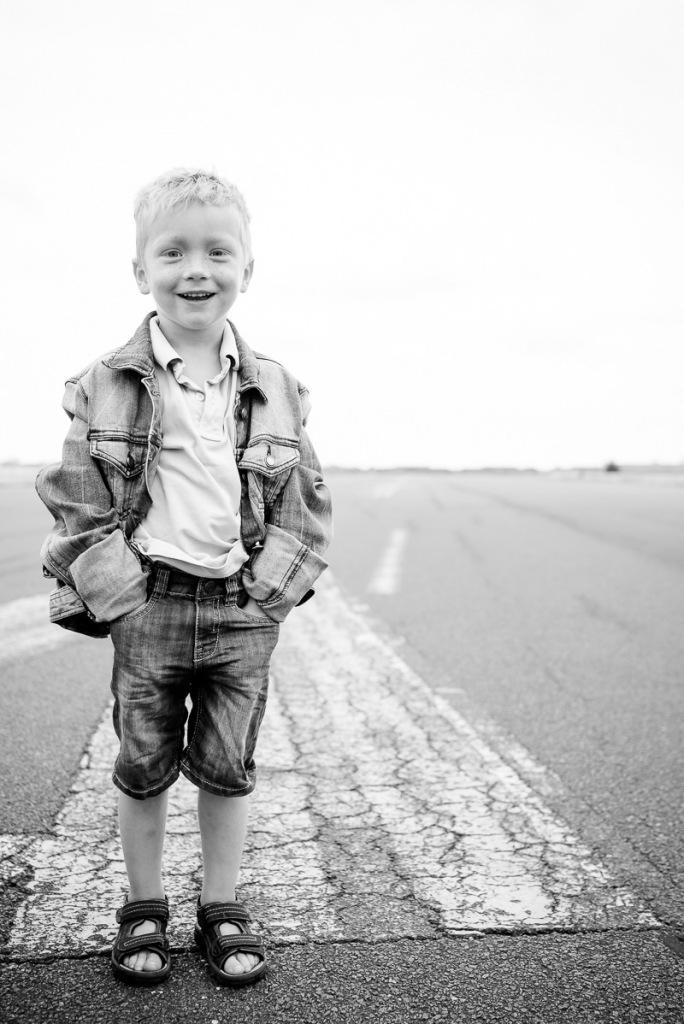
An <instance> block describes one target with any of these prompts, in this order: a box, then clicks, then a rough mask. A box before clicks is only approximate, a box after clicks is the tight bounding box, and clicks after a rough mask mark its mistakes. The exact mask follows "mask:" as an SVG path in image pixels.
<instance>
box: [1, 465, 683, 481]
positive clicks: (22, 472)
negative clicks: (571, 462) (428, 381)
mask: <svg viewBox="0 0 684 1024" xmlns="http://www.w3.org/2000/svg"><path fill="white" fill-rule="evenodd" d="M40 468H41V467H40V466H39V465H35V466H33V465H15V464H11V465H7V464H5V465H2V464H0V487H3V486H8V485H11V484H15V485H16V484H19V485H21V484H31V485H33V482H34V480H35V479H36V473H37V472H38V470H39V469H40ZM325 472H327V473H331V474H334V473H365V472H385V473H426V472H437V473H448V472H454V473H460V472H462V473H464V474H468V475H470V474H472V473H486V474H488V475H492V474H494V475H497V474H501V475H504V474H506V475H508V474H512V473H515V474H521V475H524V474H531V475H534V476H548V477H553V478H554V479H555V480H563V479H567V480H587V481H594V482H596V481H599V480H605V481H606V482H608V483H613V484H627V483H635V484H639V483H642V484H643V483H649V484H655V483H657V484H664V485H666V486H668V485H669V486H684V464H682V465H679V466H623V467H621V468H620V470H619V471H618V472H617V473H608V472H606V471H605V470H604V469H595V468H594V469H554V470H550V471H548V472H536V471H535V470H517V469H503V468H502V469H481V470H472V469H470V470H431V469H430V467H428V466H424V467H420V466H396V467H394V468H392V469H384V470H357V469H354V468H353V467H351V466H346V467H342V466H328V467H326V470H325Z"/></svg>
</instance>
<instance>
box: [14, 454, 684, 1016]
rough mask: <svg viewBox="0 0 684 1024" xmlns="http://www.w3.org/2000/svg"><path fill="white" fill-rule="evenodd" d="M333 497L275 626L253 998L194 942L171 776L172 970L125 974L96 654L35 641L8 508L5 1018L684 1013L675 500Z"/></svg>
mask: <svg viewBox="0 0 684 1024" xmlns="http://www.w3.org/2000/svg"><path fill="white" fill-rule="evenodd" d="M331 483H332V486H333V492H334V495H335V499H336V511H337V537H336V540H335V543H334V545H333V548H332V551H331V572H330V573H329V574H328V578H326V579H324V580H323V581H322V582H321V585H320V586H319V588H318V593H317V595H316V598H315V599H314V600H313V601H311V602H310V603H309V604H307V605H306V606H304V607H303V608H301V609H298V610H297V611H296V613H293V616H291V617H290V620H289V621H288V623H286V626H285V627H284V629H283V631H282V639H281V643H280V645H279V648H278V651H277V656H276V658H275V660H274V667H273V678H272V683H271V692H270V696H269V707H268V711H267V715H266V718H265V721H264V726H263V729H262V734H261V736H260V742H259V750H258V762H259V771H260V774H259V784H258V788H257V793H256V796H255V800H254V807H253V816H252V824H251V828H250V834H249V838H248V847H247V850H246V854H245V860H244V868H243V871H242V876H241V889H240V892H241V896H242V897H243V898H245V899H246V900H247V901H248V902H249V905H250V906H251V908H252V910H253V912H254V914H255V916H256V918H257V919H258V921H259V925H260V927H261V929H262V931H263V933H264V935H265V936H266V939H267V944H268V947H269V950H270V961H271V969H270V973H269V976H268V978H267V980H266V981H265V982H264V983H262V984H261V985H259V986H257V987H256V988H254V989H250V990H248V991H244V992H233V991H229V992H226V991H224V990H217V989H216V987H215V986H214V985H212V984H211V982H210V981H209V980H208V977H207V976H206V974H205V971H204V968H203V967H202V966H201V964H200V961H199V958H198V955H197V953H196V951H195V950H194V947H193V944H192V941H191V924H192V920H191V918H192V902H193V894H194V893H195V892H196V888H197V881H198V878H199V874H200V870H201V864H200V855H199V846H198V842H197V837H196V834H195V827H194V812H193V797H194V793H193V791H192V787H190V786H189V785H188V784H185V783H183V784H179V785H178V786H176V787H174V790H173V792H172V813H171V817H170V828H169V837H168V842H167V848H166V864H167V884H168V891H169V895H170V898H171V901H172V905H173V908H174V916H173V923H172V926H171V930H170V936H171V940H172V944H173V947H174V949H175V950H176V954H175V957H174V961H175V964H176V967H175V970H174V973H173V976H172V979H171V981H170V982H169V983H167V984H166V985H165V986H163V987H162V988H160V989H158V990H154V991H152V992H148V991H136V990H133V991H131V990H129V989H126V988H125V987H124V986H122V985H121V984H120V983H117V982H114V981H113V979H112V978H111V977H110V974H109V971H108V967H107V962H106V957H105V956H104V955H103V954H106V950H107V947H108V945H109V944H110V943H111V938H112V935H113V933H114V929H115V925H114V921H113V912H112V911H113V908H114V907H116V905H117V903H118V901H119V900H120V894H121V892H122V890H123V886H124V881H125V876H124V873H123V864H122V860H121V855H120V853H119V851H118V843H117V838H116V820H115V797H114V791H113V788H112V787H111V784H110V782H109V772H110V769H111V762H112V758H113V754H114V750H115V743H114V738H113V733H112V730H111V726H110V723H109V717H110V716H109V711H108V708H107V704H108V691H107V684H108V677H107V672H108V658H109V648H108V644H107V642H101V641H89V640H86V639H83V638H76V637H73V636H70V635H69V634H66V633H65V632H64V631H61V630H59V629H58V628H56V627H52V626H50V625H49V623H47V621H46V618H45V606H46V595H45V586H44V584H43V582H42V581H40V579H39V577H37V576H36V577H35V581H36V585H33V584H32V583H28V584H26V576H27V575H28V574H27V573H26V572H25V571H24V570H25V567H27V566H30V565H31V559H32V557H34V556H33V552H32V549H33V551H35V548H36V545H37V543H38V541H37V538H39V537H40V533H41V531H42V530H43V528H44V526H45V525H46V524H47V523H48V522H49V520H47V519H46V518H45V517H44V514H43V513H42V511H41V510H40V507H39V506H38V507H37V508H36V506H35V504H34V501H35V499H34V498H33V497H32V495H31V492H30V490H29V489H27V488H21V487H19V486H14V487H12V488H4V489H3V488H0V508H2V510H3V512H5V513H8V512H9V513H11V518H12V521H13V522H16V524H17V529H16V538H15V543H14V545H12V543H6V547H5V549H3V550H0V556H2V557H6V558H7V562H8V568H9V570H10V573H9V574H10V575H11V576H12V574H13V576H12V579H11V581H10V582H11V585H12V589H11V596H9V595H10V591H9V589H5V591H4V593H3V596H5V597H6V599H5V602H4V604H0V671H2V679H3V682H2V688H1V690H0V702H1V708H2V718H1V723H0V739H2V740H3V744H2V751H3V753H2V754H0V759H1V761H0V763H2V765H3V777H4V779H5V783H4V785H3V801H2V804H1V805H0V828H1V830H2V835H1V836H0V868H1V869H2V876H1V878H2V880H3V881H2V882H0V885H2V886H3V888H2V895H1V896H0V900H1V901H2V902H1V905H2V908H3V911H4V915H3V917H4V922H5V924H4V929H3V938H4V942H5V944H4V946H3V948H2V959H1V961H0V971H1V972H2V977H1V978H0V1005H2V1006H4V1007H5V1010H4V1013H5V1015H6V1016H5V1019H7V1020H8V1021H10V1020H11V1021H19V1020H32V1021H35V1020H38V1021H42V1020H45V1021H52V1020H54V1021H62V1020H64V1021H66V1020H70V1021H80V1020H82V1021H90V1020H120V1021H129V1020H130V1021H137V1020H143V1019H149V1020H162V1019H163V1020H165V1021H176V1020H177V1021H185V1020H190V1019H192V1020H200V1021H205V1020H206V1021H217V1022H223V1021H227V1020H232V1019H233V1018H234V1017H237V1016H239V1018H240V1019H241V1020H246V1021H247V1020H249V1021H252V1020H253V1021H280V1020H283V1021H285V1020H286V1019H287V1020H288V1021H290V1020H292V1021H311V1022H312V1024H313V1022H318V1021H326V1020H336V1021H337V1020H339V1021H346V1020H350V1021H351V1020H355V1021H359V1020H361V1021H365V1020H370V1019H371V1018H378V1019H379V1020H387V1021H391V1020H397V1021H399V1020H402V1021H405V1020H428V1021H433V1020H435V1021H437V1020H453V1021H456V1020H459V1021H469V1020H473V1021H474V1020H482V1021H490V1020H491V1021H494V1020H496V1021H498V1020H508V1019H511V1020H515V1019H519V1020H524V1021H528V1020H529V1021H548V1022H551V1021H554V1022H555V1021H558V1020H569V1021H585V1020H586V1021H589V1020H591V1021H594V1020H596V1021H599V1020H600V1021H605V1020H611V1019H615V1020H638V1021H651V1020H653V1021H681V1020H682V1019H683V1018H682V1006H683V1005H684V959H682V958H681V954H684V944H680V943H679V942H678V940H677V935H678V934H679V931H680V928H681V926H682V924H683V923H684V913H682V886H681V859H680V851H681V845H682V831H681V814H682V809H681V783H682V781H684V780H683V779H682V774H683V773H682V768H681V758H680V756H679V755H680V749H681V746H680V743H681V730H682V723H683V722H684V698H683V697H682V688H681V681H682V680H681V668H680V666H681V664H682V662H681V658H680V655H681V653H684V652H683V651H682V650H681V648H682V637H681V628H680V623H681V612H682V610H683V605H684V593H683V588H682V573H683V572H684V557H682V556H683V554H684V545H683V544H682V537H683V534H684V515H682V513H683V512H684V488H677V487H676V486H670V487H663V486H655V485H648V484H646V485H644V484H632V485H630V484H617V483H610V484H609V483H607V482H604V481H601V480H599V481H594V482H591V481H582V480H561V479H553V478H548V477H544V478H536V477H530V478H526V477H525V478H518V477H512V478H507V477H502V476H491V477H484V476H475V475H472V476H471V475H449V474H444V475H439V474H353V473H336V474H333V475H332V476H331ZM32 586H33V589H31V587H32ZM631 761H633V762H635V764H636V767H634V768H630V763H631ZM668 943H669V944H668ZM2 1012H3V1011H0V1019H2V1016H1V1014H2Z"/></svg>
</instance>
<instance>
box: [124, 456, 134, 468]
mask: <svg viewBox="0 0 684 1024" xmlns="http://www.w3.org/2000/svg"><path fill="white" fill-rule="evenodd" d="M126 468H127V469H134V468H135V459H134V458H133V456H132V455H131V453H130V452H129V453H128V458H127V459H126Z"/></svg>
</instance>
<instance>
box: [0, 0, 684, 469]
mask: <svg viewBox="0 0 684 1024" xmlns="http://www.w3.org/2000/svg"><path fill="white" fill-rule="evenodd" d="M4 28H5V36H6V39H7V40H8V43H9V45H8V47H7V49H6V52H5V54H4V56H3V61H2V69H1V74H2V77H3V79H4V81H3V98H4V105H5V116H4V126H3V131H2V141H3V151H4V153H5V158H4V160H3V162H2V167H1V169H0V175H1V177H2V188H1V189H0V194H1V196H2V204H3V222H4V225H5V228H4V230H5V240H6V244H5V245H4V246H3V247H2V251H3V263H4V266H3V281H4V284H5V305H4V309H5V314H4V320H5V342H4V344H3V346H2V351H3V357H4V364H5V366H4V369H5V374H4V377H5V401H4V402H3V403H2V412H1V416H2V420H1V422H0V461H3V460H6V459H19V460H22V461H32V462H43V461H53V460H55V459H57V458H58V457H59V452H60V445H61V439H62V436H63V434H64V432H65V429H66V427H67V419H66V416H65V414H64V413H63V412H62V410H61V408H60V401H61V395H62V391H63V382H64V380H65V379H66V378H67V377H68V376H69V375H71V374H72V373H74V372H76V371H78V370H80V369H81V368H82V367H83V366H84V365H86V364H87V363H88V362H89V361H90V360H91V359H93V358H95V357H96V356H97V355H99V354H101V353H103V352H106V351H108V350H110V349H112V348H114V347H116V346H118V345H120V344H123V343H124V342H125V341H126V340H128V338H129V337H130V336H131V334H132V333H133V331H134V329H135V327H136V326H137V324H138V323H139V321H140V320H141V319H142V317H143V316H144V314H145V313H146V312H147V310H148V308H149V305H148V303H149V300H148V299H146V298H145V297H143V296H141V295H140V294H139V293H138V291H137V289H136V287H135V283H134V280H133V275H132V271H131V265H130V260H131V257H132V255H133V252H134V225H133V219H132V201H133V196H134V194H135V192H136V191H137V189H138V188H139V187H140V186H141V185H142V184H144V183H145V182H147V181H148V180H150V179H151V178H153V177H155V176H156V175H157V174H159V173H160V172H161V171H163V170H166V169H167V168H169V167H172V166H178V165H187V166H193V167H198V166H202V167H208V168H215V169H217V170H218V171H220V172H221V173H223V174H224V175H226V176H227V177H228V178H230V179H232V180H233V181H235V182H236V183H237V184H238V185H239V187H240V188H241V189H242V191H243V193H244V194H245V196H246V198H247V202H248V205H249V207H250V210H251V212H252V218H253V240H254V248H255V256H256V261H255V274H254V279H253V282H252V285H251V287H250V290H249V292H248V293H247V294H246V295H244V296H242V297H241V298H240V299H239V300H238V302H237V304H236V305H235V307H234V308H233V311H232V314H231V316H232V319H234V321H235V323H236V324H237V326H238V327H239V328H240V330H241V332H242V334H243V335H244V337H245V338H246V340H247V341H248V342H249V343H250V344H251V345H252V347H254V348H256V349H258V350H261V351H264V352H267V353H268V354H269V355H273V356H275V357H276V358H278V359H280V360H281V361H282V362H284V363H285V364H286V365H287V366H289V367H290V369H292V370H293V371H294V372H295V373H296V374H297V375H298V376H299V377H300V379H302V380H303V381H305V382H306V383H307V384H308V386H309V388H310V389H311V392H312V397H313V413H312V416H311V420H310V430H311V434H312V437H313V440H314V443H315V445H316V447H317V449H318V451H319V454H320V456H321V459H322V461H323V462H324V463H327V464H337V465H345V466H369V465H376V466H388V465H429V466H441V467H448V468H462V467H478V466H483V465H489V466H491V465H497V466H533V467H537V468H550V467H555V466H572V465H601V464H603V463H605V462H606V461H607V460H609V459H616V460H618V461H622V462H651V461H660V462H681V461H683V460H684V402H683V401H682V391H683V388H684V346H683V345H682V322H683V316H682V314H683V312H684V310H683V301H682V281H683V270H684V255H683V253H684V230H683V229H684V200H683V195H684V189H683V184H682V183H683V182H684V131H683V130H682V129H683V124H682V100H683V95H684V88H683V87H684V61H682V53H684V5H682V3H680V2H667V0H644V2H632V0H588V2H583V0H566V2H557V0H445V2H442V0H361V2H358V0H344V2H341V0H340V2H338V3H332V2H326V0H313V2H306V0H294V2H288V0H253V2H251V3H246V2H241V3H235V2H232V0H204V2H203V3H202V4H201V5H199V6H195V7H193V6H192V5H188V4H187V3H179V2H176V0H163V2H159V0H135V2H130V0H118V2H117V3H116V4H111V5H110V4H107V5H105V4H97V3H92V0H88V2H74V0H62V2H61V3H59V4H56V3H53V2H49V3H48V2H41V3H35V2H31V0H26V2H25V3H23V4H21V5H15V6H14V8H13V9H12V11H11V13H6V15H5V20H4Z"/></svg>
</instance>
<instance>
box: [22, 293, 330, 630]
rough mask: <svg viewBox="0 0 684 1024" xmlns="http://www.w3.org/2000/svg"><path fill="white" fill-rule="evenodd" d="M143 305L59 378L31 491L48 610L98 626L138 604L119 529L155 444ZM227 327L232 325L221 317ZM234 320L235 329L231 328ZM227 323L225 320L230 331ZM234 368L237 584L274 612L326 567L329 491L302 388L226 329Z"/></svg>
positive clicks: (133, 508) (130, 514) (140, 511)
mask: <svg viewBox="0 0 684 1024" xmlns="http://www.w3.org/2000/svg"><path fill="white" fill-rule="evenodd" d="M155 315H156V314H155V313H150V314H149V315H148V316H147V317H146V318H145V320H144V321H143V323H142V324H141V325H140V327H139V328H138V330H137V331H136V333H135V334H134V336H133V338H132V339H131V340H130V341H129V342H128V344H126V345H124V346H122V347H121V348H119V349H117V350H116V351H114V352H112V353H110V354H109V355H107V356H105V357H103V358H101V359H98V360H96V361H95V362H94V363H92V364H91V365H90V366H89V367H88V368H87V369H86V370H84V371H83V372H82V373H81V374H79V375H78V376H76V377H72V378H71V379H70V380H68V381H67V384H66V393H65V396H64V401H63V406H64V408H65V410H66V412H67V414H68V415H69V417H70V419H71V425H70V427H69V431H68V434H67V437H66V440H65V442H64V449H63V453H62V461H61V462H58V463H56V464H55V465H52V466H47V467H46V468H45V469H43V470H41V472H40V473H39V474H38V478H37V480H36V489H37V491H38V494H39V495H40V497H41V499H42V500H43V502H44V503H45V505H47V507H48V509H49V510H50V512H51V513H52V515H53V517H54V520H55V523H54V526H53V528H52V531H51V532H50V534H49V535H48V537H47V538H46V540H45V543H44V544H43V547H42V550H41V557H42V560H43V566H44V568H43V572H44V574H45V575H46V576H52V577H55V578H56V580H57V588H56V590H55V591H53V593H52V595H51V598H50V618H51V620H52V621H53V622H57V623H59V625H61V626H64V627H65V628H67V629H73V630H75V631H76V632H80V633H87V634H88V635H90V636H106V635H107V634H108V632H109V627H108V625H107V623H109V622H112V621H113V620H114V619H117V618H119V617H120V616H122V615H126V614H128V613H129V612H131V611H134V610H135V609H136V608H139V607H140V606H141V605H142V604H144V602H145V600H146V596H147V576H148V573H149V570H150V564H149V562H148V561H147V560H146V559H145V558H144V557H143V556H141V555H140V553H139V552H138V551H137V549H136V548H135V547H134V545H132V544H131V541H130V537H131V534H132V533H133V531H134V530H135V528H136V527H137V526H138V524H139V523H140V522H141V521H142V519H144V517H145V515H146V514H147V511H148V509H149V508H150V506H151V504H152V498H151V494H150V489H151V486H152V481H153V480H154V476H155V473H156V470H157V466H158V464H159V456H160V453H161V449H162V437H163V434H162V408H161V398H160V394H159V385H158V383H157V379H156V377H155V372H154V357H153V354H152V342H151V339H150V328H149V322H150V320H151V319H152V317H153V316H155ZM231 326H232V324H231ZM233 329H234V328H233ZM234 331H235V329H234ZM235 336H236V341H237V347H238V353H239V356H240V366H239V370H238V374H239V382H238V387H237V399H236V403H235V409H234V415H235V459H236V462H237V465H238V470H239V473H240V481H241V499H240V516H241V540H242V543H243V545H244V547H245V550H246V551H247V553H248V555H249V560H248V561H247V562H246V563H245V565H244V566H243V567H242V570H241V571H242V581H243V585H244V588H245V590H246V591H247V593H248V594H249V595H250V596H251V597H253V598H254V599H255V600H256V601H258V603H259V604H260V606H261V608H262V609H263V611H264V612H265V613H266V614H267V615H269V616H270V617H271V618H272V619H274V620H275V621H276V622H280V621H282V620H283V619H284V618H285V616H286V615H287V614H288V612H289V611H290V610H291V609H292V608H293V607H294V606H295V605H296V604H299V603H301V602H302V601H303V600H306V598H307V597H309V596H310V595H311V593H312V590H311V588H312V585H313V583H314V582H315V580H316V579H317V577H318V576H319V575H320V574H321V572H323V570H324V569H325V568H326V566H327V562H326V561H325V560H324V559H323V557H322V555H323V552H324V551H325V549H326V547H327V546H328V543H329V541H330V538H331V534H332V521H331V504H330V496H329V493H328V489H327V487H326V485H325V484H324V483H323V478H322V476H321V467H320V465H319V462H318V459H317V457H316V453H315V452H314V450H313V447H312V445H311V442H310V441H309V438H308V436H307V433H306V431H305V430H304V425H303V424H304V422H305V420H306V414H307V412H308V407H309V404H310V403H309V397H308V392H307V390H306V388H304V387H303V386H302V385H301V384H299V383H298V381H297V380H296V379H295V378H294V377H293V376H292V374H290V373H289V372H288V371H287V370H286V369H285V368H284V367H283V366H281V365H280V363H277V362H275V361H274V360H272V359H269V358H267V357H266V356H263V355H260V354H258V353H255V352H252V350H251V349H250V348H249V346H248V345H246V344H245V342H244V341H243V340H242V338H241V337H240V336H239V335H238V333H237V331H235Z"/></svg>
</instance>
